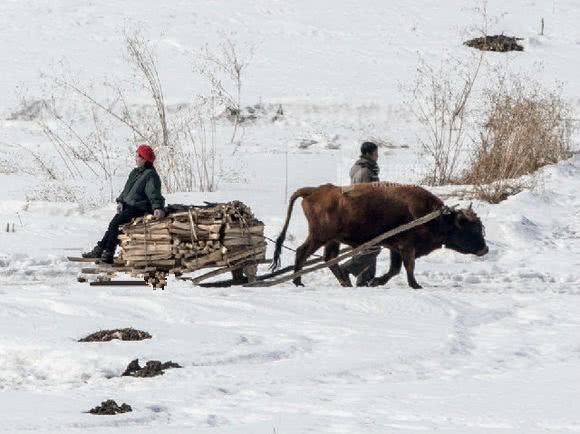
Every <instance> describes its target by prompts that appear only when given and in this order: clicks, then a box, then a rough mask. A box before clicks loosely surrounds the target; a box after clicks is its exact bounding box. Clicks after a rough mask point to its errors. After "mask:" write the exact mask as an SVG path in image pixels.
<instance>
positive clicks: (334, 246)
mask: <svg viewBox="0 0 580 434" xmlns="http://www.w3.org/2000/svg"><path fill="white" fill-rule="evenodd" d="M339 251H340V243H338V242H336V241H331V242H330V243H327V244H326V245H325V246H324V260H325V261H330V260H331V259H334V258H336V257H337V256H338V252H339ZM328 268H330V271H332V274H334V276H335V277H336V279H337V280H338V283H340V284H341V285H342V286H352V283H351V282H350V277H348V273H345V272H344V270H343V269H342V268H341V267H340V265H338V264H335V265H332V266H331V267H328Z"/></svg>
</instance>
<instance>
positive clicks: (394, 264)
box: [370, 250, 403, 286]
mask: <svg viewBox="0 0 580 434" xmlns="http://www.w3.org/2000/svg"><path fill="white" fill-rule="evenodd" d="M402 265H403V257H402V256H401V255H400V254H399V252H396V251H394V250H391V266H390V267H389V271H387V274H383V275H382V276H381V277H377V278H375V279H373V280H371V282H370V286H381V285H385V284H386V283H387V282H388V281H389V280H391V279H392V278H393V277H395V276H396V275H397V274H399V273H400V272H401V267H402Z"/></svg>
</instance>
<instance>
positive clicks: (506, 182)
mask: <svg viewBox="0 0 580 434" xmlns="http://www.w3.org/2000/svg"><path fill="white" fill-rule="evenodd" d="M499 77H500V78H499V79H498V83H497V85H496V86H494V87H493V88H488V89H486V90H485V91H484V93H483V95H484V102H485V109H484V112H483V119H484V122H483V125H482V126H481V132H480V140H479V142H478V143H477V144H476V147H475V149H474V153H473V156H472V159H471V162H470V164H469V166H468V168H467V170H466V172H465V174H464V181H465V182H467V183H470V184H473V186H474V190H475V192H476V195H477V197H479V198H481V199H483V200H487V201H489V202H492V203H497V202H500V201H502V200H504V199H505V198H507V197H508V196H510V195H511V194H515V193H517V192H519V191H521V190H522V189H524V188H528V187H530V186H531V183H532V182H533V177H525V175H530V174H533V173H534V172H536V171H537V170H538V169H539V168H541V167H543V166H545V165H547V164H553V163H557V162H558V161H561V160H563V159H566V158H569V157H570V156H571V155H572V152H571V150H572V135H573V132H574V125H573V122H572V119H571V118H572V116H571V107H570V106H569V105H568V104H567V103H566V102H565V101H564V100H563V98H562V96H561V89H557V90H548V89H546V88H545V87H543V86H541V85H540V84H539V83H537V82H534V81H532V80H530V79H529V77H523V76H516V75H513V74H512V75H507V74H503V75H500V76H499Z"/></svg>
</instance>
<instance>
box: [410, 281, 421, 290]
mask: <svg viewBox="0 0 580 434" xmlns="http://www.w3.org/2000/svg"><path fill="white" fill-rule="evenodd" d="M409 286H410V287H411V288H413V289H423V287H422V286H421V285H419V284H418V283H416V282H415V283H409Z"/></svg>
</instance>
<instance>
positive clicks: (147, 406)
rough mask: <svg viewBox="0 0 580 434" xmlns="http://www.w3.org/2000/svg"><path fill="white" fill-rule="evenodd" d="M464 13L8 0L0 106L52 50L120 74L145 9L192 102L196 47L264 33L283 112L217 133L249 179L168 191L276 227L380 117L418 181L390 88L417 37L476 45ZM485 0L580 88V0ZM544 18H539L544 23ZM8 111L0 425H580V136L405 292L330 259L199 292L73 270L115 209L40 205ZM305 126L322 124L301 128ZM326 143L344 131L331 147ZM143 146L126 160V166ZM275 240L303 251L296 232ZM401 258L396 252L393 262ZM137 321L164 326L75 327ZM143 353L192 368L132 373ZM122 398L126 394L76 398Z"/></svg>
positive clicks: (296, 225) (364, 6) (1, 136)
mask: <svg viewBox="0 0 580 434" xmlns="http://www.w3.org/2000/svg"><path fill="white" fill-rule="evenodd" d="M471 9H472V5H468V4H466V3H465V2H456V1H452V0H444V1H440V2H436V3H434V2H427V1H409V2H397V3H389V2H379V1H366V2H351V1H341V2H330V1H327V0H321V1H317V2H303V1H295V2H283V1H260V0H251V1H248V2H233V1H227V2H220V3H219V5H217V3H216V2H210V1H196V2H185V1H173V2H170V3H168V4H166V5H164V6H161V5H160V4H159V2H151V1H148V0H147V1H140V2H134V1H132V0H131V1H125V2H112V1H109V0H106V1H102V2H94V1H88V0H86V1H80V2H79V1H77V2H71V1H65V0H62V1H51V2H47V1H39V0H31V1H27V2H18V1H8V0H6V1H4V2H2V3H1V4H0V35H2V40H3V41H5V45H6V47H8V48H7V53H9V54H10V62H9V63H7V65H5V67H4V68H3V73H2V76H1V77H0V90H1V91H2V95H3V97H4V98H3V100H2V101H1V102H0V113H3V114H5V115H6V116H8V115H9V114H10V113H11V112H12V111H13V110H14V107H15V105H16V100H17V97H16V96H17V95H16V94H17V92H16V93H15V92H14V90H15V88H16V86H21V87H25V88H28V89H29V91H30V92H31V93H32V94H34V93H35V92H36V91H38V87H40V85H39V81H38V80H37V72H38V70H39V69H41V68H45V67H46V66H47V65H50V64H51V63H53V62H57V61H58V60H59V59H60V58H66V62H67V63H68V64H69V65H72V67H73V69H74V70H77V71H79V72H78V74H79V76H80V77H81V78H87V79H91V78H92V79H94V78H95V77H96V78H99V77H102V76H104V75H105V74H110V73H114V74H120V75H122V74H124V73H126V71H125V62H124V61H123V59H122V54H121V45H122V44H121V43H122V30H123V28H124V27H126V26H127V27H130V26H133V25H138V24H139V23H140V24H141V25H142V26H143V27H144V28H146V29H147V31H148V32H149V33H148V34H149V36H150V37H152V38H153V39H154V40H155V42H156V48H157V51H158V53H159V55H160V59H161V64H160V73H161V75H162V76H165V77H171V79H170V80H168V88H167V94H168V98H169V99H170V100H171V102H172V103H173V102H175V103H177V102H182V101H186V100H187V98H188V95H190V94H191V93H192V92H195V91H196V89H195V87H196V85H197V84H196V83H195V82H194V81H192V80H191V79H190V67H189V64H188V63H187V59H188V58H189V56H190V54H189V53H190V51H195V50H196V49H198V48H199V46H200V45H202V44H203V42H206V41H207V42H210V43H215V42H216V41H218V40H219V37H218V34H219V32H221V31H225V32H228V33H235V34H236V35H237V37H238V38H239V40H240V41H243V42H247V43H248V44H255V45H256V47H255V54H254V59H253V61H252V63H251V67H250V70H249V73H248V81H247V88H246V93H245V98H246V103H248V104H252V103H254V102H256V101H257V100H258V98H260V97H262V98H263V99H264V101H267V102H282V103H283V104H284V106H285V107H287V108H288V110H287V112H288V119H287V120H286V122H284V123H282V124H280V125H274V126H272V125H262V124H258V125H256V126H255V127H253V128H248V130H247V131H246V132H245V135H244V139H243V147H242V148H241V151H239V152H237V153H235V154H232V152H231V150H230V149H225V148H224V149H223V162H224V164H226V165H231V166H235V167H238V168H239V170H240V172H239V173H240V178H239V179H231V180H228V182H223V183H222V184H221V185H220V190H219V191H218V192H216V193H180V194H175V195H171V196H170V197H169V198H168V199H169V201H170V202H179V203H186V202H189V203H201V202H202V201H203V200H208V201H221V200H231V199H239V200H243V201H244V202H246V203H247V204H249V205H250V206H251V207H252V209H253V210H254V212H255V213H256V214H257V215H258V216H259V217H260V218H261V219H262V220H263V221H264V222H265V223H266V228H267V235H268V236H270V237H274V236H276V234H277V232H278V230H279V229H280V227H281V225H282V222H283V218H284V216H285V210H286V198H287V192H290V193H291V192H292V191H293V190H294V189H296V188H298V187H302V186H305V185H318V184H321V183H325V182H335V183H345V182H347V173H348V169H349V167H350V164H351V163H352V159H353V158H354V157H356V152H357V151H356V147H357V145H358V143H359V141H360V140H362V139H364V138H366V137H369V136H371V135H377V136H378V137H382V138H387V139H389V140H392V142H393V143H395V144H397V145H403V144H404V145H409V147H405V148H390V149H386V150H384V151H382V154H381V160H380V163H381V169H382V173H383V175H384V178H385V179H389V180H398V181H405V182H416V181H417V179H418V178H417V173H416V170H419V169H420V168H421V167H420V166H421V162H420V161H418V158H417V157H418V149H417V147H416V146H415V145H414V143H415V134H416V131H415V130H414V126H413V123H412V121H411V119H410V118H409V115H408V113H407V110H406V108H405V107H404V106H402V105H401V96H400V94H399V93H398V91H397V89H398V84H399V82H401V81H405V80H406V79H408V78H409V77H410V76H412V74H413V73H414V70H415V67H416V63H417V53H420V54H421V55H422V56H423V57H426V58H428V59H429V60H433V61H438V60H439V59H441V58H443V57H444V56H445V52H446V51H448V52H450V53H452V54H454V55H459V56H464V55H468V54H469V52H468V51H466V50H467V49H466V48H464V47H462V46H461V41H462V40H463V39H465V37H464V36H466V35H465V28H466V27H468V26H471V25H476V24H477V19H478V17H477V15H476V14H474V13H473V11H472V10H471ZM488 9H489V10H490V11H492V12H490V13H491V14H492V15H493V16H496V17H500V19H499V21H498V22H497V23H495V22H494V23H492V24H491V26H492V32H497V33H500V32H502V31H505V32H506V33H515V34H517V35H520V36H523V37H524V38H526V39H525V40H524V44H525V45H526V52H524V53H515V54H511V55H509V57H510V59H511V62H512V66H513V67H514V68H515V69H518V68H521V69H523V70H527V69H529V70H531V68H532V65H533V64H534V62H537V61H542V62H543V63H544V68H543V72H542V75H540V76H538V78H539V79H540V80H542V81H544V82H545V83H551V82H552V80H553V78H555V77H556V78H559V79H561V80H563V81H564V82H565V83H566V87H565V92H566V94H565V96H566V97H567V98H568V99H569V100H570V101H572V102H573V104H575V105H577V102H578V95H579V94H580V87H579V85H578V82H577V80H576V75H577V71H578V69H579V67H580V60H579V59H580V57H579V56H578V55H577V53H578V47H579V45H578V44H579V43H580V33H578V26H577V25H576V22H577V20H578V17H579V16H580V6H578V5H577V4H576V2H574V1H572V0H568V1H563V0H562V1H558V0H557V1H550V2H548V1H539V0H536V1H520V0H515V1H512V2H509V3H508V4H505V2H499V1H495V0H494V1H490V2H489V5H488ZM541 17H544V18H545V21H546V35H545V36H544V37H539V36H538V35H537V30H538V27H539V20H540V18H541ZM503 59H505V57H501V58H500V57H497V58H494V57H491V62H495V61H498V62H502V61H503ZM534 70H535V69H534ZM0 126H1V127H0V151H1V152H2V154H1V155H0V163H2V162H3V161H4V162H6V163H5V164H6V165H5V166H1V165H0V167H4V170H2V171H0V172H3V173H0V185H1V188H0V229H3V228H4V227H5V225H6V223H14V224H15V229H16V231H15V232H14V233H12V232H10V233H6V232H4V231H3V230H2V231H0V330H1V331H2V333H0V432H7V433H20V432H40V433H74V432H86V431H88V432H95V433H96V432H99V433H101V432H102V433H113V432H115V433H117V432H118V433H121V432H122V433H141V432H151V433H184V432H195V433H232V434H240V433H252V434H253V433H278V434H283V433H292V434H294V433H305V432H312V433H327V432H328V433H331V432H333V433H337V432H343V433H377V434H378V433H397V434H398V433H407V432H416V431H423V432H442V433H458V434H459V433H461V434H463V433H526V434H528V433H543V432H557V433H574V432H579V431H580V416H579V414H580V411H579V410H580V404H579V403H578V395H579V387H578V385H579V384H580V371H579V370H578V364H579V362H580V342H579V340H578V336H579V331H580V303H579V302H578V297H579V295H580V274H579V273H578V266H580V219H579V217H580V198H579V197H578V193H577V192H578V191H579V190H580V156H578V155H577V156H575V157H574V158H572V159H570V160H568V161H565V162H562V163H561V164H559V165H556V166H551V167H546V168H544V169H543V170H542V173H541V181H542V183H541V187H540V188H538V189H537V190H536V191H533V192H532V191H528V192H523V193H520V194H518V195H517V196H513V197H511V198H509V199H508V200H506V201H505V202H502V203H501V204H499V205H488V204H484V203H474V208H475V210H476V211H477V212H478V214H479V215H480V217H481V218H482V221H483V222H484V224H485V226H486V231H487V239H488V243H489V246H490V253H489V254H488V255H487V256H485V257H483V258H475V257H468V256H463V255H459V254H456V253H453V252H450V251H445V250H442V251H438V252H436V253H433V254H432V255H430V256H428V257H426V258H422V259H421V260H419V261H418V265H417V272H416V275H417V279H418V281H419V283H421V284H422V285H423V286H424V289H422V290H418V291H414V290H411V289H409V288H408V287H407V285H406V282H405V279H404V278H403V277H402V276H400V277H397V278H395V279H393V280H392V281H391V282H389V284H388V285H387V286H386V287H384V288H360V289H356V288H354V289H352V288H351V289H346V288H341V287H339V286H338V285H337V283H336V281H335V280H334V278H333V277H332V276H331V275H330V273H329V272H327V271H320V272H317V273H314V274H311V275H308V276H306V277H305V278H304V281H305V283H306V285H307V286H306V287H305V288H294V287H293V286H292V285H290V284H286V285H280V286H277V287H274V288H228V289H202V288H195V287H192V286H191V285H188V284H185V283H180V282H176V281H173V280H172V281H170V283H169V287H168V289H167V290H165V291H151V290H150V289H148V288H123V287H119V288H97V287H90V286H88V285H86V284H80V283H76V280H75V278H76V275H77V272H78V268H79V267H78V266H77V265H75V264H71V263H69V262H67V261H66V256H67V255H70V254H77V253H78V252H79V251H80V250H82V249H85V248H88V247H90V246H91V245H92V243H94V242H95V240H96V239H97V238H98V237H99V236H100V234H101V231H102V230H103V228H104V227H105V226H106V224H107V223H108V220H109V218H110V217H111V214H112V213H113V212H114V206H113V205H112V204H109V205H107V206H104V207H98V208H90V207H87V203H83V204H82V206H81V205H78V204H71V203H62V202H58V201H44V202H40V201H30V200H29V198H28V197H27V196H28V195H29V194H30V192H31V190H33V189H34V188H38V186H39V185H40V186H42V184H43V183H45V180H44V179H42V178H40V177H39V176H38V174H35V173H25V172H26V171H22V170H20V169H21V168H22V167H24V166H26V167H31V166H29V163H30V161H29V160H30V155H29V154H27V153H24V152H23V150H22V148H20V147H19V146H18V145H22V146H24V147H27V148H30V149H41V150H44V151H46V152H48V150H49V149H50V147H49V146H48V144H47V143H46V140H45V139H44V137H43V136H42V135H41V134H40V133H39V131H38V128H37V127H36V126H35V125H33V124H31V123H30V122H24V121H6V120H5V121H0ZM336 134H338V136H339V137H338V138H336V137H334V136H335V135H336ZM313 137H314V138H316V139H317V140H318V143H317V144H314V145H313V146H312V147H310V148H308V149H300V148H299V146H298V144H299V143H300V141H301V140H302V139H311V138H313ZM329 140H330V141H336V142H337V143H339V144H340V147H338V149H329V147H328V146H327V144H328V141H329ZM286 152H288V154H287V156H286ZM47 158H48V156H47ZM286 159H288V160H287V161H288V164H287V163H286ZM129 164H130V160H128V161H127V163H126V164H125V163H124V162H121V163H120V164H119V173H118V179H116V182H117V183H120V182H122V181H123V176H124V174H125V172H126V171H127V170H128V168H129V167H130V166H129ZM286 166H288V170H289V174H288V175H289V181H288V186H286V185H285V175H284V172H285V170H286ZM10 168H15V170H8V169H10ZM16 169H18V170H16ZM89 184H90V183H89V182H88V181H87V185H81V186H79V187H80V188H81V189H83V190H85V191H86V192H87V193H86V194H87V197H88V200H87V201H86V202H90V200H91V196H90V195H91V194H93V193H94V189H95V187H94V186H93V185H89ZM117 186H118V185H117ZM434 191H435V192H436V193H437V194H441V195H445V196H447V195H449V194H452V193H453V190H452V189H451V188H440V189H434ZM446 201H447V202H448V203H449V204H454V203H460V204H462V205H466V204H465V203H464V202H463V201H461V200H459V199H457V198H455V197H453V196H451V197H450V198H448V199H446ZM289 234H290V235H291V237H289V240H288V245H289V246H291V247H297V246H298V245H299V244H300V242H301V240H303V239H304V238H305V235H306V223H305V221H304V218H303V217H302V215H301V211H300V208H299V207H297V208H296V209H295V211H294V216H293V220H292V224H291V226H290V230H289ZM283 260H284V262H285V263H286V264H289V263H291V262H292V260H293V257H292V255H291V254H289V252H285V253H284V256H283ZM387 267H388V257H387V255H385V254H383V255H381V257H380V260H379V271H384V270H386V268H387ZM129 326H132V327H136V328H139V329H142V330H146V331H148V332H150V333H151V334H152V336H153V338H152V339H150V340H146V341H142V342H118V341H113V342H109V343H102V344H90V343H79V342H77V339H79V338H81V337H84V336H85V335H88V334H89V333H92V332H94V331H97V330H100V329H104V328H120V327H129ZM135 358H139V359H140V360H141V362H142V363H143V362H145V361H147V360H151V359H157V360H161V361H167V360H173V361H175V362H178V363H180V364H181V365H183V366H184V368H183V369H175V370H169V371H167V372H166V374H165V375H163V376H160V377H155V378H151V379H137V378H127V377H123V378H120V377H119V375H120V374H121V373H122V372H123V371H124V369H125V367H126V366H127V364H128V363H129V362H130V361H131V360H133V359H135ZM109 398H112V399H115V400H117V402H118V403H119V404H120V403H122V402H126V403H128V404H130V405H131V406H132V407H133V410H134V411H133V412H132V413H128V414H124V415H119V416H107V417H106V416H93V415H90V414H86V413H84V412H85V411H87V410H88V409H90V408H92V407H94V406H96V405H98V404H100V402H101V401H103V400H105V399H109Z"/></svg>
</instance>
